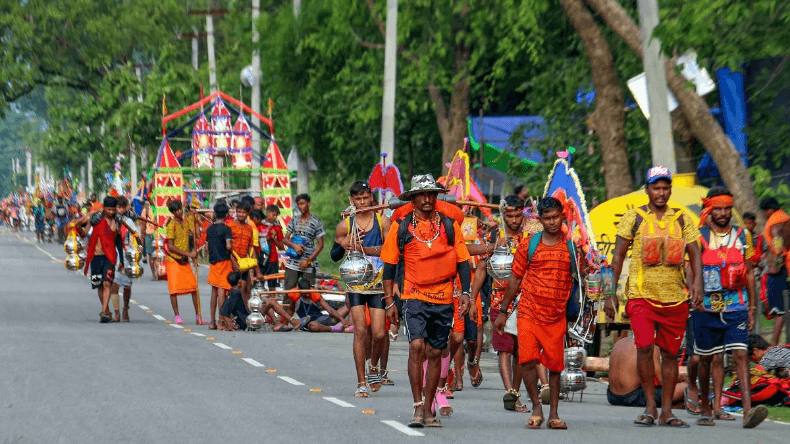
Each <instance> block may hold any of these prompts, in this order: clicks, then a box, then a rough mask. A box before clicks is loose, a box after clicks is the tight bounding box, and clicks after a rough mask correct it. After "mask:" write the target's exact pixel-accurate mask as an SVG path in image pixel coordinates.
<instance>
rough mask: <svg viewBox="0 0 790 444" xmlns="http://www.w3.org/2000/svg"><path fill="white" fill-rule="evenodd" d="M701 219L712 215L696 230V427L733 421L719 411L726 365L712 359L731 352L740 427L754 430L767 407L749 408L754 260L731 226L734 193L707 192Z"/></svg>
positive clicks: (742, 234)
mask: <svg viewBox="0 0 790 444" xmlns="http://www.w3.org/2000/svg"><path fill="white" fill-rule="evenodd" d="M702 202H703V206H704V209H703V211H702V214H701V215H700V219H701V220H705V219H706V217H707V216H708V215H710V225H709V226H706V227H702V228H700V233H701V234H702V235H701V236H700V243H701V244H702V266H703V270H704V273H703V276H704V279H703V290H704V298H703V305H704V309H703V310H697V311H693V312H692V313H691V316H692V319H693V321H694V353H695V354H696V355H698V356H699V357H700V364H699V379H700V382H699V388H700V395H701V401H702V412H701V417H700V419H699V420H697V425H701V426H713V425H716V422H715V421H714V419H718V420H722V421H734V420H735V417H734V416H733V415H731V414H730V413H727V412H725V411H723V410H722V408H721V393H722V390H723V388H724V364H723V362H722V360H716V361H715V362H714V360H713V358H714V356H715V355H720V354H723V353H727V352H731V353H732V357H733V358H734V359H735V364H736V366H737V375H738V381H739V382H740V388H741V393H742V398H741V403H742V404H743V426H744V428H753V427H756V426H757V425H759V424H760V423H761V422H762V421H763V420H764V419H765V418H766V417H767V416H768V408H767V407H765V406H758V407H756V408H754V409H753V408H752V401H751V394H750V383H749V363H748V356H747V353H746V352H747V349H748V334H749V332H750V331H751V330H752V329H753V328H754V314H755V310H756V305H755V304H756V300H757V295H756V291H755V284H754V270H753V267H752V261H751V258H752V256H753V255H754V252H753V247H752V238H751V234H750V233H749V232H748V231H747V230H745V229H744V228H742V227H736V226H733V225H731V224H730V221H731V219H732V207H733V199H732V194H731V193H730V192H729V191H727V190H726V189H725V188H723V187H713V188H711V189H710V190H708V195H707V198H705V199H703V200H702ZM711 365H714V366H720V367H719V368H714V370H713V373H712V375H713V384H714V387H713V392H714V396H713V408H711V402H710V400H709V398H708V395H709V394H710V377H711Z"/></svg>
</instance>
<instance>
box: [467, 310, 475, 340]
mask: <svg viewBox="0 0 790 444" xmlns="http://www.w3.org/2000/svg"><path fill="white" fill-rule="evenodd" d="M464 339H465V340H467V341H477V323H476V322H474V321H472V320H471V319H470V318H469V315H466V316H464Z"/></svg>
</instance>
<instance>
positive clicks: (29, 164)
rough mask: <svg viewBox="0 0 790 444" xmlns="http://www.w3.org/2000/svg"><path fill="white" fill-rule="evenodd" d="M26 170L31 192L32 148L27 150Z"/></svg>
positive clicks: (28, 186)
mask: <svg viewBox="0 0 790 444" xmlns="http://www.w3.org/2000/svg"><path fill="white" fill-rule="evenodd" d="M25 169H26V170H27V188H28V191H30V189H31V187H32V186H33V153H31V152H30V148H26V149H25Z"/></svg>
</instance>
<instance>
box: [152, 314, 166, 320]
mask: <svg viewBox="0 0 790 444" xmlns="http://www.w3.org/2000/svg"><path fill="white" fill-rule="evenodd" d="M153 316H154V319H157V320H160V321H164V320H165V318H163V317H161V316H159V315H153Z"/></svg>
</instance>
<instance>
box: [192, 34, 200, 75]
mask: <svg viewBox="0 0 790 444" xmlns="http://www.w3.org/2000/svg"><path fill="white" fill-rule="evenodd" d="M192 34H193V35H192V67H193V68H195V71H197V70H198V69H199V68H200V59H199V58H198V51H199V49H200V46H199V45H198V36H199V33H198V30H197V27H196V26H193V27H192Z"/></svg>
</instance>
